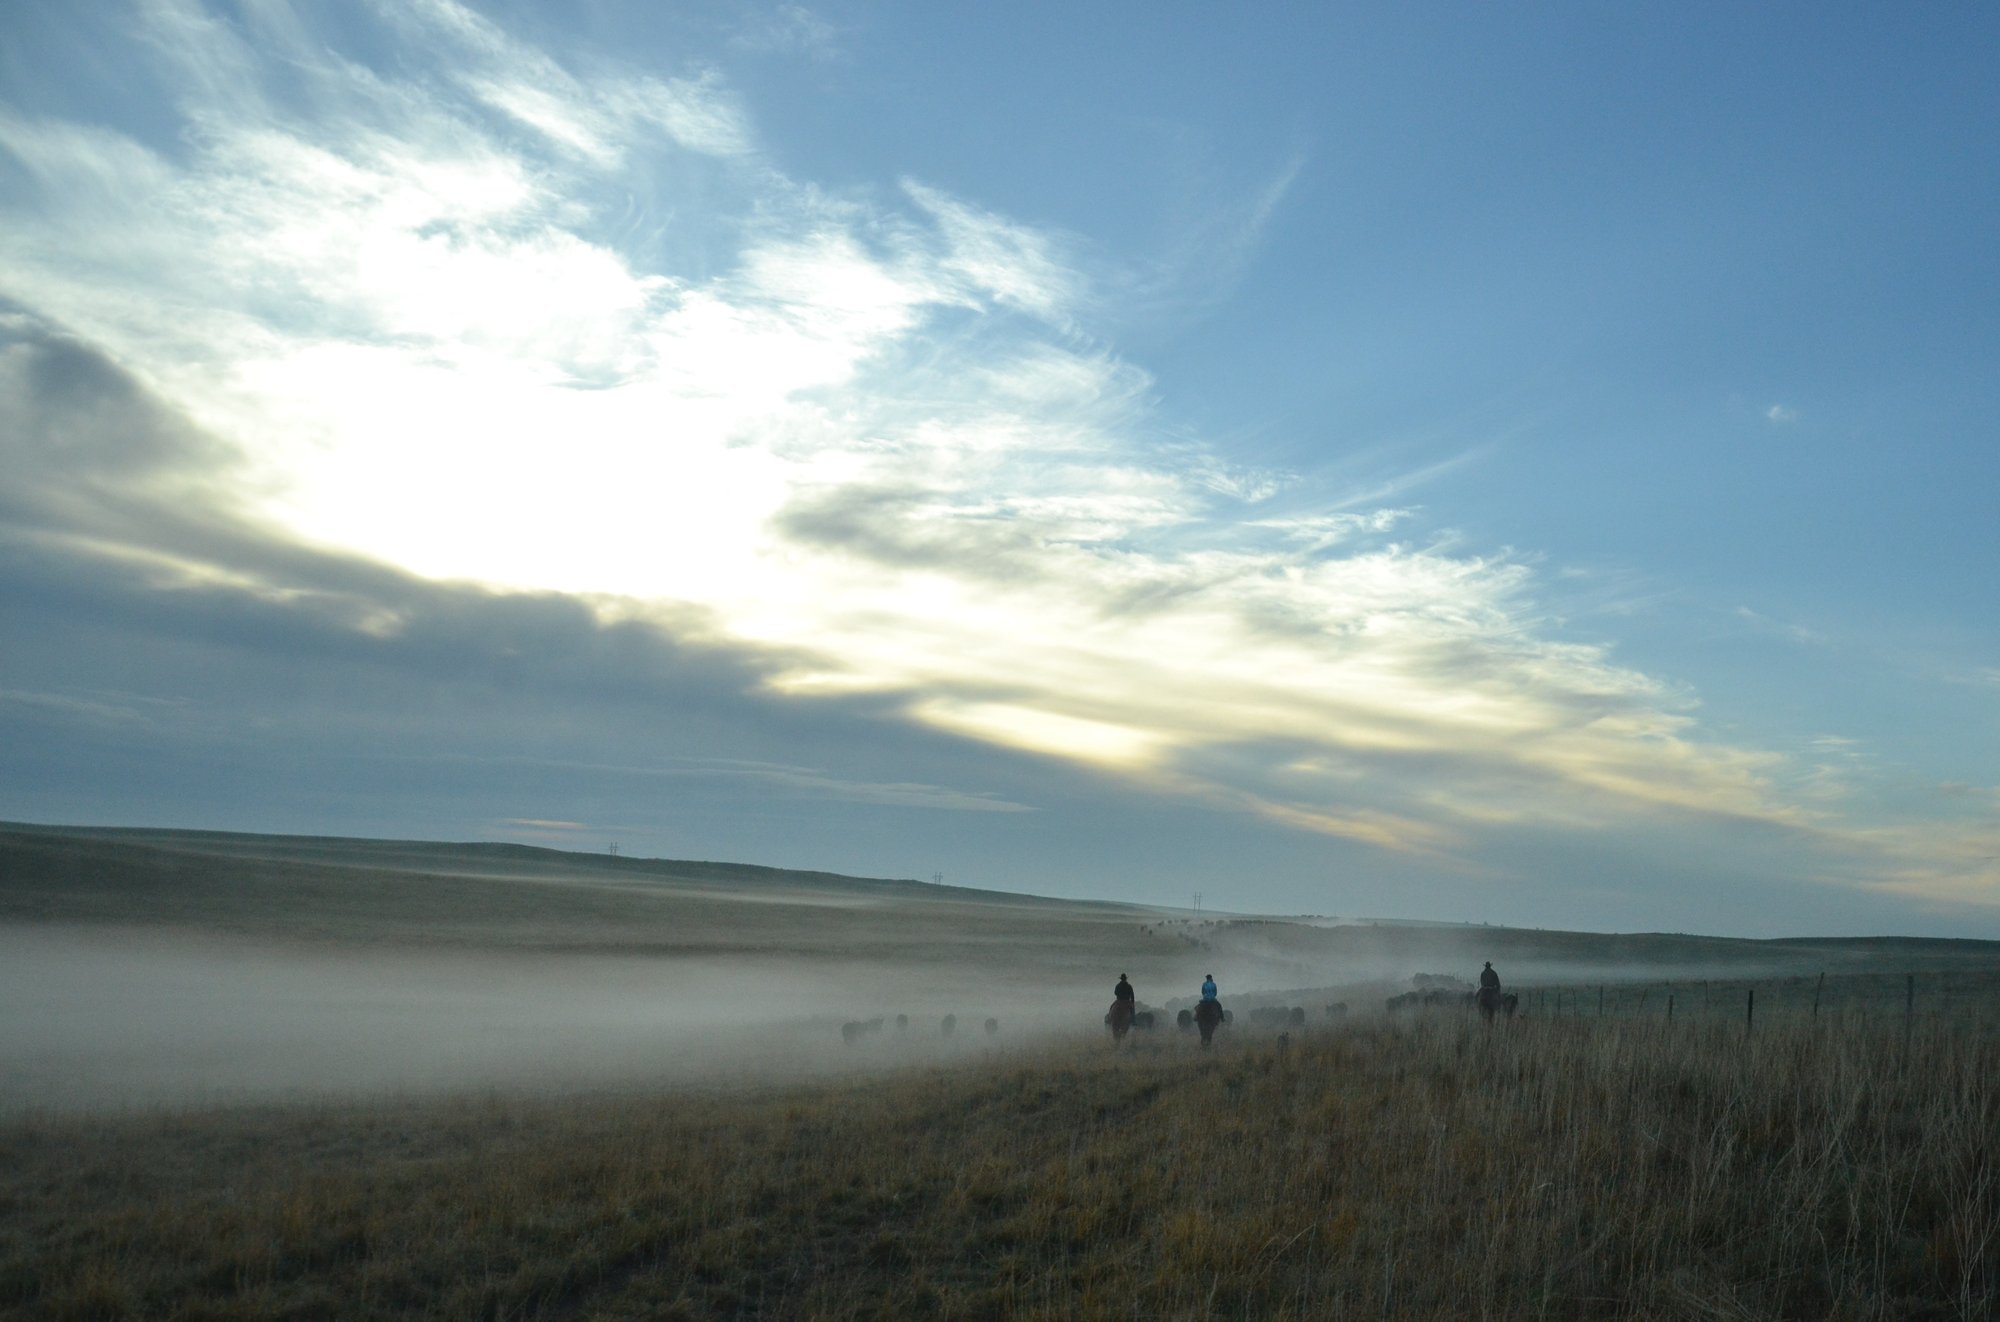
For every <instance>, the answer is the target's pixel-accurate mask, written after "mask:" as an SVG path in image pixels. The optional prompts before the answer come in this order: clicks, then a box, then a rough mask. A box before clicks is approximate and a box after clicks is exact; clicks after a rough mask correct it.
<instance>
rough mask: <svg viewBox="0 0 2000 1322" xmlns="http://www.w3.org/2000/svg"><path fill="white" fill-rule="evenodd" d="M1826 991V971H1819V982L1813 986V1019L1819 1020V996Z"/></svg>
mask: <svg viewBox="0 0 2000 1322" xmlns="http://www.w3.org/2000/svg"><path fill="white" fill-rule="evenodd" d="M1825 990H1826V970H1825V969H1821V970H1820V974H1819V981H1818V982H1816V983H1814V984H1813V1018H1815V1019H1817V1018H1819V994H1820V993H1821V992H1823V991H1825Z"/></svg>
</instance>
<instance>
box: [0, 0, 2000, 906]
mask: <svg viewBox="0 0 2000 1322" xmlns="http://www.w3.org/2000/svg"><path fill="white" fill-rule="evenodd" d="M1996 36H2000V18H1995V17H1994V15H1993V14H1992V12H1991V11H1990V10H1986V9H1982V8H1978V7H1973V6H1958V7H1947V6H1940V7H1934V8H1927V9H1925V10H1922V11H1900V10H1892V9H1887V8H1883V7H1873V6H1813V7H1810V8H1808V7H1805V6H1757V7H1747V6H1739V5H1677V6H1658V7H1653V8H1651V9H1636V8H1631V7H1626V8H1623V9H1611V8H1606V7H1604V6H1587V5H1542V6H1524V7H1505V8H1503V7H1491V6H1470V5H1462V6H1461V5H1437V6H1402V5H1355V6H1302V5H1301V6H1268V7H1244V6H1231V7H1223V6H1200V7H1198V6H1184V7H1164V8H1163V7H1160V6H1141V5H1136V4H1102V5H1092V6H1074V7H1057V6H1012V7H1000V6H983V7H976V6H922V7H919V6H884V5H872V4H853V5H817V6H811V7H807V6H799V5H778V6H736V5H684V6H671V7H669V6H656V5H639V4H614V3H599V4H593V5H584V6H573V7H564V8H563V9H561V10H556V9H551V8H549V7H546V6H532V5H525V4H519V5H494V6H461V5H458V4H453V3H445V2H442V0H424V2H423V3H416V4H394V5H391V4H381V5H373V4H360V3H357V4H351V5H340V6H296V7H295V6H288V5H285V4H282V3H276V2H275V0H259V2H258V3H245V4H240V5H227V4H223V5H202V4H195V3H149V4H137V5H112V4H96V5H86V6H74V5H57V4H46V5H43V4H31V3H30V4H17V5H14V6H10V8H9V11H8V16H7V18H6V19H5V20H4V21H0V88H4V89H5V90H4V91H0V449H4V453H0V461H4V469H0V474H3V475H0V624H4V626H5V627H4V629H0V817H5V818H13V819H20V820H34V821H55V822H113V823H131V824H153V825H185V826H201V827H218V828H236V829H251V830H279V831H315V832H324V833H333V834H363V835H408V836H419V837H424V838H445V839H471V838H477V839H491V838H508V839H521V840H531V841H536V842H541V843H553V844H560V845H564V846H566V847H574V848H586V849H595V848H602V847H604V845H605V844H606V843H607V842H609V841H611V840H617V841H619V842H620V843H621V844H622V846H623V847H624V848H625V850H626V851H627V852H631V853H647V854H659V855H665V856H673V857H701V858H722V859H739V860H744V861H752V862H760V863H768V864H775V865H783V866H801V867H816V868H826V869H830V870H837V871H846V872H855V873H863V874H868V875H897V876H930V875H933V874H935V873H943V874H945V875H946V876H947V877H948V878H949V879H951V880H954V881H959V882H963V883H965V884H969V885H988V886H996V887H1002V888H1010V889H1020V890H1029V891H1036V892H1041V893H1048V894H1060V895H1095V896H1106V897H1113V898H1129V899H1133V900H1140V901H1148V902H1158V903H1185V902H1187V900H1188V899H1189V897H1191V895H1192V894H1193V893H1194V892H1196V891H1200V892H1202V893H1203V894H1204V897H1205V901H1206V903H1207V904H1208V905H1209V906H1210V907H1220V908H1237V909H1243V910H1254V911H1270V912H1314V913H1335V914H1344V915H1368V916H1384V917H1417V918H1435V919H1451V920H1458V919H1466V920H1475V921H1491V922H1505V923H1518V924H1527V925H1542V926H1567V927H1583V928H1596V929H1616V930H1633V929H1665V930H1686V931H1708V932H1723V933H1740V934H1744V935H1779V934H1792V933H1799V934H1804V933H1820V932H1848V933H1866V932H1923V933H1950V934H1971V935H1983V936H2000V860H1997V859H1996V856H2000V775H1996V772H1995V767H1994V760H1993V755H1992V750H1993V749H1994V748H1995V747H1996V746H2000V738H1996V736H2000V647H1996V637H1995V624H1994V620H1995V618H1996V612H1995V611H1994V609H1993V606H1994V605H1995V600H1994V599H1995V591H1994V589H1993V587H1992V585H1991V580H1992V571H1993V569H1994V567H1995V565H1996V563H2000V535H1996V533H1995V531H1994V526H1995V524H1994V520H1993V518H1992V516H1991V514H1990V509H1989V507H1990V505H1991V503H1992V495H1991V493H1992V492H1994V491H1995V490H1996V488H2000V480H1996V479H2000V458H1996V457H1995V446H1994V444H1993V440H1994V438H1993V436H1992V434H1991V433H1992V428H1993V422H1992V419H1993V418H1994V416H1995V408H1994V405H1995V403H1996V400H1995V395H1996V385H1995V372H1994V369H1993V364H1994V363H1995V362H1996V352H1995V351H1996V349H2000V325H1996V308H2000V299H1996V297H1995V294H1996V284H2000V279H1996V276H1997V275H2000V270H1996V265H1997V264H2000V257H1996V255H1995V245H1994V244H1993V243H1992V242H1991V238H1990V236H1991V234H1992V233H1993V232H1994V230H1995V228H1996V214H1995V213H1996V210H2000V208H1996V200H1997V199H1996V194H1997V193H2000V183H1996V180H1995V174H1994V171H1993V170H1992V168H1991V164H1990V162H1991V157H1992V154H1993V147H1994V144H1995V143H1996V140H2000V92H1996V90H1995V88H1994V85H1993V82H1992V79H1991V77H1990V72H1989V71H1990V69H1991V67H1992V63H1993V59H1994V56H1995V54H1996Z"/></svg>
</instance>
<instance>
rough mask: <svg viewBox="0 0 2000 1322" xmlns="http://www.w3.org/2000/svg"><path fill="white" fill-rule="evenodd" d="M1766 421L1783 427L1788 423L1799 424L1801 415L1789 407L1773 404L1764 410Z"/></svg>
mask: <svg viewBox="0 0 2000 1322" xmlns="http://www.w3.org/2000/svg"><path fill="white" fill-rule="evenodd" d="M1764 420H1765V421H1766V422H1770V423H1774V424H1776V425H1777V426H1780V427H1782V426H1784V425H1785V424H1786V423H1791V422H1797V421H1798V420H1799V413H1798V410H1797V409H1794V408H1792V407H1790V406H1789V405H1785V404H1773V405H1771V406H1770V407H1769V408H1767V409H1765V410H1764Z"/></svg>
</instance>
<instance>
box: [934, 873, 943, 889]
mask: <svg viewBox="0 0 2000 1322" xmlns="http://www.w3.org/2000/svg"><path fill="white" fill-rule="evenodd" d="M931 885H933V886H942V885H944V873H942V872H933V873H931Z"/></svg>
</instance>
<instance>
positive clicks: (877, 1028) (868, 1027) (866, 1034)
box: [840, 1014, 1000, 1047]
mask: <svg viewBox="0 0 2000 1322" xmlns="http://www.w3.org/2000/svg"><path fill="white" fill-rule="evenodd" d="M891 1024H893V1025H894V1026H895V1033H896V1036H897V1037H907V1036H909V1033H910V1016H908V1015H906V1014H899V1015H897V1016H896V1017H895V1018H894V1019H893V1020H891V1019H885V1018H884V1017H883V1016H881V1015H879V1014H878V1015H876V1016H875V1017H874V1018H873V1019H850V1020H848V1021H847V1022H846V1023H844V1024H842V1025H841V1026H840V1040H841V1041H843V1042H845V1043H847V1045H848V1046H850V1047H852V1046H859V1045H860V1044H861V1043H863V1042H865V1041H867V1040H868V1039H869V1038H871V1037H875V1036H878V1035H879V1034H881V1033H883V1032H885V1031H887V1030H888V1029H889V1027H890V1025H891ZM985 1029H986V1036H988V1037H998V1036H999V1035H1000V1021H999V1020H998V1019H995V1018H992V1017H991V1016H989V1017H988V1018H987V1020H986V1023H985ZM937 1031H938V1036H939V1037H950V1036H952V1035H953V1034H955V1033H957V1032H958V1016H957V1015H955V1014H948V1015H946V1016H945V1017H944V1018H942V1019H940V1020H938V1028H937Z"/></svg>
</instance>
